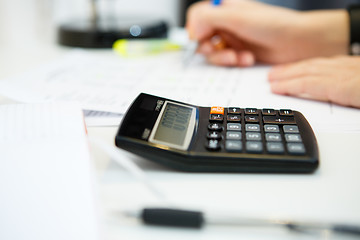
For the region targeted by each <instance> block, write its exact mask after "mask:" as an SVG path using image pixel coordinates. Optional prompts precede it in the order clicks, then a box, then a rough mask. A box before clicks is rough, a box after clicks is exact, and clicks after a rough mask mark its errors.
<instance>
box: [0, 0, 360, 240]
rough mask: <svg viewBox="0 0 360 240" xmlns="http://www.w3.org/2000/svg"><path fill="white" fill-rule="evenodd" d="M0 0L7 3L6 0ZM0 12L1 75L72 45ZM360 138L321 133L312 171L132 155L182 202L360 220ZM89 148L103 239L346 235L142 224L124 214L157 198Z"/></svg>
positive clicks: (262, 213)
mask: <svg viewBox="0 0 360 240" xmlns="http://www.w3.org/2000/svg"><path fill="white" fill-rule="evenodd" d="M14 2H17V1H14ZM0 3H2V4H4V1H0ZM0 9H1V6H0ZM25 10H26V8H24V10H22V11H25ZM19 14H24V15H21V16H22V18H23V19H22V20H23V21H26V20H27V19H26V17H28V18H31V16H27V15H26V14H25V12H22V13H21V12H20V13H19ZM28 15H29V14H28ZM44 17H48V16H42V18H44ZM2 18H3V19H0V20H1V21H0V22H2V25H0V32H1V36H2V37H1V39H0V41H1V44H0V53H1V54H0V66H1V67H0V80H1V79H2V78H5V77H8V76H12V75H13V74H16V73H21V72H24V71H26V70H28V69H31V68H32V67H35V66H37V65H39V64H42V63H44V62H46V61H49V60H52V59H56V58H58V57H60V56H62V55H64V54H66V53H67V52H69V51H70V50H71V49H69V48H65V47H59V46H58V45H56V44H55V37H54V28H53V26H43V28H41V27H39V25H37V24H39V22H36V21H35V22H28V24H29V25H28V26H27V32H26V34H29V36H30V37H28V38H27V40H25V39H24V38H23V37H21V36H23V35H22V32H21V31H20V30H16V29H15V28H11V27H9V26H11V24H13V26H14V27H19V29H24V27H23V26H22V24H21V23H23V22H21V23H20V22H14V23H9V22H8V23H9V25H5V24H4V20H5V21H6V20H9V19H10V20H14V19H15V17H12V16H10V15H8V16H4V15H2ZM42 24H44V22H42ZM35 26H37V27H35ZM3 33H6V34H7V35H4V34H3ZM3 36H6V37H5V38H3ZM103 51H105V52H106V50H103ZM100 52H101V51H100ZM19 87H20V86H19ZM10 102H12V101H11V100H10V99H6V98H4V97H1V96H0V103H1V104H4V103H10ZM314 110H316V109H314ZM344 117H346V116H344ZM116 130H117V128H116V127H90V128H88V132H89V135H90V136H93V137H98V138H102V139H103V140H105V141H106V142H108V143H109V144H113V142H114V136H115V134H116ZM359 139H360V132H359V131H356V132H354V133H350V132H348V133H341V132H336V131H335V132H318V133H317V140H318V144H319V149H320V160H321V163H320V167H319V169H318V170H317V171H316V172H315V173H314V174H309V175H302V174H299V175H291V174H281V175H277V174H196V173H190V174H189V173H182V172H176V171H172V170H169V169H165V168H163V167H160V166H158V165H156V164H153V163H151V162H148V161H145V160H142V159H138V158H137V157H132V160H134V161H135V162H136V163H138V164H139V166H140V167H142V168H143V169H144V170H145V172H146V173H147V174H148V176H149V178H150V179H151V180H152V181H153V182H154V183H155V184H156V185H157V186H158V187H159V188H160V189H162V191H163V192H164V193H165V194H166V196H167V197H168V198H169V199H171V200H172V201H175V202H176V203H179V204H181V205H183V206H190V207H192V208H199V209H209V210H212V211H225V212H230V213H232V214H238V215H240V216H241V215H245V216H255V217H280V218H281V217H284V218H286V217H290V218H296V219H310V220H314V219H319V220H329V221H338V222H349V223H360V204H359V202H360V174H359V173H360V157H359V156H360V148H359V146H360V145H359V143H360V141H359ZM91 151H92V154H93V156H94V164H95V166H96V169H97V173H98V182H99V196H100V200H101V201H100V204H101V208H102V209H103V210H104V215H103V219H102V223H103V225H104V234H105V236H106V239H185V238H186V239H221V238H223V239H345V237H344V236H339V235H332V234H330V233H329V232H322V233H321V234H320V235H307V234H297V233H291V232H289V231H287V230H283V229H276V228H272V229H266V228H255V227H225V226H214V227H206V228H204V229H202V230H184V229H177V228H161V227H149V226H144V225H142V224H140V223H138V222H137V221H134V220H129V219H126V218H124V217H123V216H122V215H121V214H120V212H121V211H122V210H126V209H129V208H133V207H136V206H144V205H145V204H146V203H154V202H156V201H155V199H154V197H153V196H152V195H151V194H150V193H149V192H148V190H147V189H144V188H143V186H142V185H140V184H139V183H138V182H137V181H135V180H134V179H133V177H132V176H130V175H129V174H128V173H126V172H125V171H124V170H123V169H122V168H121V167H119V166H117V165H116V164H115V163H114V162H112V161H111V160H110V159H109V157H107V156H106V154H104V153H103V152H102V151H101V150H99V149H98V148H97V147H96V146H91Z"/></svg>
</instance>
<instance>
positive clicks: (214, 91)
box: [0, 50, 360, 131]
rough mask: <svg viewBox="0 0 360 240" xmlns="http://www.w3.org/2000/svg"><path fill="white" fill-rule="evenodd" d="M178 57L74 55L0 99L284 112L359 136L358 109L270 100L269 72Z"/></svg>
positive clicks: (7, 82)
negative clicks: (142, 97)
mask: <svg viewBox="0 0 360 240" xmlns="http://www.w3.org/2000/svg"><path fill="white" fill-rule="evenodd" d="M182 56H183V55H182V52H180V51H179V52H173V53H165V54H159V55H151V56H148V57H142V58H123V57H120V56H118V55H116V54H115V53H113V52H110V51H109V52H106V53H103V52H102V53H99V52H98V53H96V52H95V53H94V52H87V51H80V50H75V51H74V52H73V53H71V54H69V55H68V56H66V57H64V58H63V59H59V60H58V61H55V62H53V63H50V64H47V65H44V66H41V67H40V68H38V69H35V70H33V71H31V72H29V73H26V74H22V75H20V76H16V77H13V78H10V79H4V80H0V94H2V95H4V96H6V97H9V98H11V99H15V100H17V101H20V102H25V103H30V102H47V101H59V100H60V101H70V102H79V103H80V105H81V107H82V108H83V109H85V110H90V111H103V112H111V113H118V114H124V113H125V112H126V110H127V108H128V107H129V106H130V104H131V102H132V101H133V100H134V99H135V98H136V96H137V95H138V94H139V93H141V92H145V93H149V94H153V95H158V96H162V97H165V98H170V99H174V100H178V101H183V102H187V103H191V104H195V105H200V106H214V105H215V106H225V107H226V106H238V107H242V108H245V107H254V108H275V109H285V108H288V109H293V110H298V111H300V112H302V113H303V114H304V115H305V117H306V118H307V119H308V120H309V122H310V124H311V125H312V126H313V127H314V128H315V130H326V131H360V111H359V110H358V109H352V108H347V107H341V106H337V105H334V104H331V103H324V102H317V101H312V100H304V99H299V98H294V97H289V96H280V95H276V94H273V93H272V92H271V90H270V87H269V84H268V82H267V73H268V71H269V69H270V66H261V65H258V66H255V67H251V68H228V67H216V66H212V65H209V64H207V63H206V61H205V60H204V59H203V58H202V57H201V56H199V55H198V56H196V57H195V58H194V59H193V60H192V62H191V63H190V64H189V65H188V66H186V67H185V66H184V65H183V64H182ZM104 118H105V117H104ZM118 120H119V118H117V119H114V121H112V122H119V121H118ZM93 122H94V121H93ZM95 122H96V121H95Z"/></svg>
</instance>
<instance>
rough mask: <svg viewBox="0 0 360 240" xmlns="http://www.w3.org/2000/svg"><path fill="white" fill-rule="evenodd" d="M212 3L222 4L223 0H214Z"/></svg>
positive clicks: (215, 4)
mask: <svg viewBox="0 0 360 240" xmlns="http://www.w3.org/2000/svg"><path fill="white" fill-rule="evenodd" d="M212 4H213V5H214V6H217V5H220V4H221V0H213V1H212Z"/></svg>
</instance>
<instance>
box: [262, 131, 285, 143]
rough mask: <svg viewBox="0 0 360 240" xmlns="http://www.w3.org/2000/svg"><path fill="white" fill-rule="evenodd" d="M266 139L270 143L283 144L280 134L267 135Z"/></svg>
mask: <svg viewBox="0 0 360 240" xmlns="http://www.w3.org/2000/svg"><path fill="white" fill-rule="evenodd" d="M265 139H266V141H268V142H281V135H280V133H266V134H265Z"/></svg>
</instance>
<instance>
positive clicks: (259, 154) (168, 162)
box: [115, 93, 319, 173]
mask: <svg viewBox="0 0 360 240" xmlns="http://www.w3.org/2000/svg"><path fill="white" fill-rule="evenodd" d="M115 144H116V146H118V147H119V148H122V149H125V150H127V151H129V152H132V153H134V154H137V155H139V156H142V157H144V158H145V159H148V160H151V161H154V162H156V163H159V164H162V165H165V166H168V167H170V168H173V169H177V170H181V171H188V172H259V173H260V172H269V173H310V172H313V171H314V170H316V169H317V167H318V165H319V154H318V146H317V142H316V138H315V135H314V132H313V130H312V128H311V126H310V125H309V123H308V122H307V120H306V119H305V117H304V116H303V115H302V114H301V113H300V112H298V111H294V110H291V109H279V110H275V109H271V108H268V109H257V108H241V107H239V106H231V107H222V106H212V107H200V106H195V105H191V104H187V103H182V102H179V101H174V100H170V99H166V98H162V97H157V96H152V95H149V94H144V93H141V94H140V95H139V96H138V97H137V98H136V99H135V100H134V102H133V103H132V105H131V106H130V107H129V109H128V110H127V112H126V114H125V115H124V118H123V120H122V123H121V125H120V128H119V130H118V132H117V134H116V138H115Z"/></svg>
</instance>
